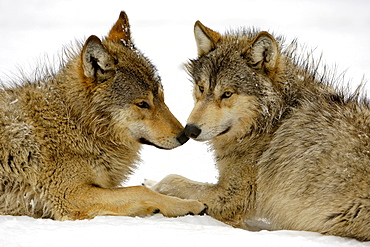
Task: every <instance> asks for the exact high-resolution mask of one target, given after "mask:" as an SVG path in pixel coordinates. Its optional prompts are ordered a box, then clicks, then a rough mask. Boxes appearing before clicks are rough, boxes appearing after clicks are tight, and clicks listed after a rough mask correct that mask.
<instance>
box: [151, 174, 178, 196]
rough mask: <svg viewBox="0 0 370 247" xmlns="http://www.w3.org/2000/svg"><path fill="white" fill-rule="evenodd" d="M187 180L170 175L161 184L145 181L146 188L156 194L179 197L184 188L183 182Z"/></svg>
mask: <svg viewBox="0 0 370 247" xmlns="http://www.w3.org/2000/svg"><path fill="white" fill-rule="evenodd" d="M184 179H185V178H184V177H183V176H180V175H174V174H171V175H168V176H166V177H165V178H164V179H162V180H161V181H160V182H158V183H157V182H155V181H152V180H145V182H144V183H145V186H148V188H150V189H152V190H153V191H155V192H158V193H161V194H165V195H169V196H179V195H180V194H181V193H180V192H181V188H182V184H183V183H182V181H183V180H184Z"/></svg>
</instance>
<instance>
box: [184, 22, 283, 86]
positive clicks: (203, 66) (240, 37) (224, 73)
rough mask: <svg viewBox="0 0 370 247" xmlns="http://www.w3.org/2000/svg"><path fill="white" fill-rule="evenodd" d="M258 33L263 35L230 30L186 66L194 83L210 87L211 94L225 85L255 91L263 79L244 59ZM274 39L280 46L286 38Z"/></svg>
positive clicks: (257, 31)
mask: <svg viewBox="0 0 370 247" xmlns="http://www.w3.org/2000/svg"><path fill="white" fill-rule="evenodd" d="M258 33H260V31H259V30H257V29H254V28H250V29H248V28H243V29H239V30H231V31H228V32H226V33H225V34H224V35H222V38H221V39H220V40H219V41H218V43H217V46H216V47H214V48H213V49H211V50H210V51H209V52H208V53H206V54H204V55H201V56H199V57H198V58H197V59H193V60H190V61H189V62H188V63H187V64H186V65H185V66H186V69H187V72H188V74H189V75H190V76H191V78H192V79H193V82H194V83H195V84H205V83H209V84H208V86H209V89H210V90H213V89H214V88H215V86H216V85H221V86H222V84H226V85H228V86H231V87H233V86H235V88H238V89H239V90H242V89H243V87H241V86H244V88H245V86H248V85H249V86H250V87H256V86H258V85H257V84H258V83H260V82H262V81H265V78H264V77H261V75H260V74H259V73H256V71H255V70H254V69H252V68H251V67H250V66H249V65H248V63H247V60H246V58H245V56H244V55H245V52H246V50H247V49H248V48H249V47H250V45H251V43H252V42H253V40H254V38H255V37H256V36H257V35H258ZM273 36H274V35H273ZM274 37H275V38H276V42H277V44H279V46H280V44H282V42H283V38H282V37H281V36H277V37H276V36H274ZM240 93H242V92H240Z"/></svg>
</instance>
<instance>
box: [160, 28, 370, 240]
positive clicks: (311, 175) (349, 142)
mask: <svg viewBox="0 0 370 247" xmlns="http://www.w3.org/2000/svg"><path fill="white" fill-rule="evenodd" d="M194 33H195V39H196V43H197V47H198V55H199V56H198V58H197V59H195V60H191V61H190V62H189V63H188V65H187V69H188V72H189V74H190V76H191V78H192V79H193V82H194V97H195V106H194V109H193V110H192V112H191V114H190V116H189V119H188V122H187V126H186V127H185V133H186V135H187V136H188V137H191V138H193V139H194V140H197V141H208V142H209V144H210V146H211V148H212V149H213V150H214V155H215V160H216V162H217V169H218V171H219V178H218V182H217V183H216V184H208V183H199V182H194V181H191V180H189V179H186V178H184V177H181V176H178V175H169V176H167V177H166V178H164V179H163V180H162V181H161V182H159V183H158V184H156V185H154V187H153V189H154V190H155V191H158V192H160V193H163V194H166V195H172V196H177V197H180V198H187V199H195V200H199V201H201V202H204V203H205V204H207V205H208V214H209V215H211V216H213V217H214V218H216V219H218V220H221V221H223V222H226V223H228V224H230V225H232V226H235V227H242V228H246V229H250V230H259V229H270V230H280V229H286V230H303V231H314V232H319V233H322V234H330V235H338V236H344V237H351V238H356V239H358V240H362V241H367V240H370V109H369V103H368V101H367V100H366V99H364V98H362V96H361V93H360V92H359V91H357V92H356V93H354V94H352V95H350V94H348V93H346V92H345V90H341V89H339V88H338V87H337V86H336V82H335V80H334V79H330V78H329V77H328V76H326V77H325V76H319V73H318V72H317V68H318V67H317V65H315V64H313V63H311V62H307V61H308V60H309V58H307V57H305V56H302V55H298V54H297V51H296V50H297V49H296V47H297V45H296V42H292V44H290V45H288V46H285V44H284V41H283V39H282V38H281V37H276V38H275V37H273V36H272V35H271V34H269V33H267V32H258V31H256V30H246V29H243V30H239V31H231V32H228V33H226V34H225V35H221V34H219V33H218V32H215V31H213V30H211V29H209V28H207V27H205V26H204V25H203V24H202V23H200V22H199V21H198V22H196V24H195V28H194ZM284 47H285V48H284Z"/></svg>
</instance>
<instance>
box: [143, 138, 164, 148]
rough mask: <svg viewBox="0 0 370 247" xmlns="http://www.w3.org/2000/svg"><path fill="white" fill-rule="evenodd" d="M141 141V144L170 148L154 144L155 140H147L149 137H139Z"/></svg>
mask: <svg viewBox="0 0 370 247" xmlns="http://www.w3.org/2000/svg"><path fill="white" fill-rule="evenodd" d="M139 142H140V143H141V144H147V145H151V146H154V147H156V148H159V149H168V148H164V147H161V146H158V145H156V144H154V143H153V142H150V141H148V140H147V139H145V138H140V139H139Z"/></svg>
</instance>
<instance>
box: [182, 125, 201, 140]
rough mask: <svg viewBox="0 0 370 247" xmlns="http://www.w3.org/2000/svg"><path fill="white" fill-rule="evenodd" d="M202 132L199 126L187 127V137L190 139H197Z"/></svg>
mask: <svg viewBox="0 0 370 247" xmlns="http://www.w3.org/2000/svg"><path fill="white" fill-rule="evenodd" d="M200 132H202V130H201V129H199V128H198V127H197V126H195V125H192V124H188V125H186V126H185V135H186V136H187V137H190V138H197V137H198V136H199V135H200Z"/></svg>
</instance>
